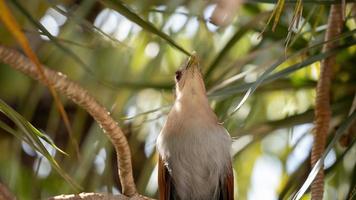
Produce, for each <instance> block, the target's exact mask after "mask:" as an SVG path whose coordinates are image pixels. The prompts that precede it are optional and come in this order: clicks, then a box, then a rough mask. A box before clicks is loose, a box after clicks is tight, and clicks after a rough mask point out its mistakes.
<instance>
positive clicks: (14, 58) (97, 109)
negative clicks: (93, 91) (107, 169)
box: [0, 45, 137, 197]
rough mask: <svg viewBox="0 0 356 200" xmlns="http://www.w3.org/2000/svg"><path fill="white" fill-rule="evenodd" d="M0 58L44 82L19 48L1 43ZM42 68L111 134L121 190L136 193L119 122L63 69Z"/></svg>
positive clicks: (128, 152) (124, 192) (127, 149)
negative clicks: (11, 47) (62, 70)
mask: <svg viewBox="0 0 356 200" xmlns="http://www.w3.org/2000/svg"><path fill="white" fill-rule="evenodd" d="M0 60H1V61H2V62H4V63H6V64H8V65H10V66H12V67H13V68H15V69H17V70H19V71H21V72H22V73H24V74H26V75H28V76H30V77H32V78H34V79H36V80H38V81H40V82H42V83H45V82H44V81H43V79H42V78H41V75H40V74H39V73H38V70H37V69H36V67H35V64H33V63H32V62H31V61H30V60H29V59H28V58H26V57H25V56H23V55H22V54H21V53H19V52H17V51H16V50H13V49H10V48H7V47H5V46H2V45H0ZM43 69H44V73H45V76H46V77H50V79H48V81H49V83H50V84H52V85H53V87H54V88H55V89H56V90H57V91H59V92H61V93H63V94H64V95H66V96H67V97H68V98H70V99H71V100H72V101H74V102H75V103H76V104H78V105H80V106H81V107H83V108H84V109H86V110H87V112H88V113H89V114H90V115H91V116H93V118H94V119H95V120H96V121H97V122H98V124H99V125H100V126H101V128H102V129H103V130H104V132H105V133H106V134H107V136H108V137H109V138H110V140H111V142H112V143H113V145H114V147H115V150H116V155H117V160H118V165H119V166H118V169H119V176H120V182H121V186H122V193H123V194H124V195H126V196H129V197H131V196H134V195H136V194H137V192H136V186H135V183H134V179H133V175H132V164H131V153H130V148H129V145H128V142H127V140H126V138H125V135H124V134H123V132H122V131H121V129H120V127H119V126H118V124H117V122H116V121H114V120H113V118H112V117H111V116H110V113H109V112H108V111H107V110H106V109H105V108H104V107H103V106H102V105H100V104H99V103H98V102H97V101H96V100H95V99H94V98H93V97H92V96H90V95H89V94H88V92H87V91H86V90H85V89H83V88H82V87H80V86H79V85H78V84H77V83H75V82H73V81H71V80H69V79H68V78H67V77H66V76H65V75H63V74H62V73H60V72H56V71H54V70H51V69H48V68H46V67H44V68H43Z"/></svg>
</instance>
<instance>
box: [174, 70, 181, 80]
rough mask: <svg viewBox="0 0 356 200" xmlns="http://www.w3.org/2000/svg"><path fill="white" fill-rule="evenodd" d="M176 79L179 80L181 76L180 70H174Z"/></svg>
mask: <svg viewBox="0 0 356 200" xmlns="http://www.w3.org/2000/svg"><path fill="white" fill-rule="evenodd" d="M175 78H176V81H179V80H180V79H181V78H182V71H180V70H178V71H176V77H175Z"/></svg>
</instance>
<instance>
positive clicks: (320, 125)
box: [311, 4, 343, 200]
mask: <svg viewBox="0 0 356 200" xmlns="http://www.w3.org/2000/svg"><path fill="white" fill-rule="evenodd" d="M341 9H342V8H341V5H340V4H337V5H336V4H335V5H332V6H331V8H330V13H329V19H328V28H327V30H326V35H325V41H327V40H330V39H332V38H334V37H336V36H337V35H339V34H340V33H341V30H342V25H343V24H342V23H343V21H342V10H341ZM334 46H335V42H330V43H326V44H325V45H324V46H323V52H326V51H329V50H331V49H332V48H333V47H334ZM334 65H335V56H330V57H328V58H326V59H325V60H323V61H322V62H321V69H320V78H319V81H318V85H317V89H316V103H315V122H314V123H315V135H314V144H313V148H312V155H311V164H312V166H314V165H315V164H316V162H317V161H318V160H319V159H320V157H321V155H322V154H323V152H324V149H325V144H326V137H327V134H328V130H329V124H330V117H331V109H330V84H331V77H332V67H333V66H334ZM323 193H324V170H323V168H321V169H320V171H319V173H318V174H317V176H316V178H315V180H314V182H313V183H312V185H311V195H312V200H322V199H323Z"/></svg>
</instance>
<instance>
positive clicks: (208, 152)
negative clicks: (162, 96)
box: [157, 111, 231, 200]
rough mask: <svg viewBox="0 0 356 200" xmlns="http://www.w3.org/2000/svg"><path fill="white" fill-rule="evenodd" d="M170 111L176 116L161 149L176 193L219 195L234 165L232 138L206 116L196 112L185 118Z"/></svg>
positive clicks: (194, 196) (161, 139) (184, 195)
mask: <svg viewBox="0 0 356 200" xmlns="http://www.w3.org/2000/svg"><path fill="white" fill-rule="evenodd" d="M173 112H174V111H173ZM192 113H193V114H192ZM170 114H171V115H173V116H169V118H168V119H167V122H166V125H165V127H164V128H163V130H162V132H161V134H160V135H159V137H158V139H157V149H158V151H159V154H160V156H161V157H162V158H163V160H164V161H165V163H166V165H167V167H168V169H169V171H170V174H171V176H172V177H173V182H174V186H175V189H176V192H177V194H179V196H180V199H182V200H186V199H194V200H198V199H212V198H213V197H214V196H216V195H219V194H218V193H217V190H218V187H219V182H220V181H221V179H223V178H224V177H225V174H226V173H227V170H228V169H229V166H230V162H231V156H230V147H231V138H230V136H229V135H228V133H227V131H226V130H225V129H224V128H223V127H222V126H220V125H218V124H217V123H204V122H205V120H204V117H203V118H202V119H201V118H199V117H200V116H201V115H199V114H198V115H197V114H194V111H192V112H191V115H190V117H185V118H182V116H181V113H176V114H175V113H173V114H172V113H170ZM172 120H174V121H172ZM172 123H173V124H174V125H172Z"/></svg>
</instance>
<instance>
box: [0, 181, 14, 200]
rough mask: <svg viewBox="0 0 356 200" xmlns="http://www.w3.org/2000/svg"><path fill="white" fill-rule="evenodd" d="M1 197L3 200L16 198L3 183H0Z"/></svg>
mask: <svg viewBox="0 0 356 200" xmlns="http://www.w3.org/2000/svg"><path fill="white" fill-rule="evenodd" d="M0 199H1V200H16V198H15V197H14V195H13V194H12V193H11V192H10V190H9V189H8V188H7V187H6V186H5V185H4V184H2V183H0Z"/></svg>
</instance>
